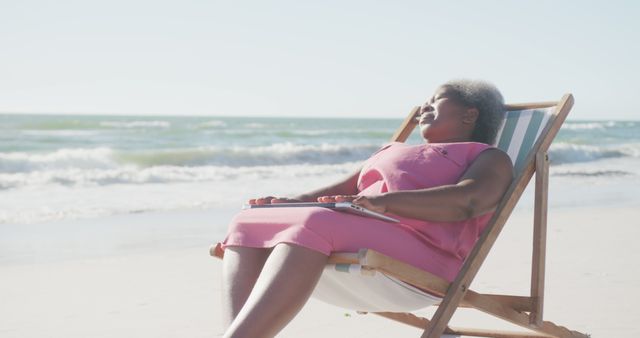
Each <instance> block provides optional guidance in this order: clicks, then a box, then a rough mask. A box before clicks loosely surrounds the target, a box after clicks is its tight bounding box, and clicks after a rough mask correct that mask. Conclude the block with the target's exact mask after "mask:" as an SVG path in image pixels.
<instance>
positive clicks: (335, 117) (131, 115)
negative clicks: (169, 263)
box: [0, 111, 640, 122]
mask: <svg viewBox="0 0 640 338" xmlns="http://www.w3.org/2000/svg"><path fill="white" fill-rule="evenodd" d="M0 115H37V116H56V115H64V116H109V117H118V116H121V117H221V118H234V117H238V118H293V119H307V118H324V119H379V120H395V119H404V118H405V117H406V115H405V116H398V117H359V116H329V117H327V116H318V115H311V116H299V115H298V116H289V115H270V116H256V115H204V114H203V115H199V114H180V115H177V114H158V115H151V114H126V113H73V112H57V113H54V112H46V113H43V112H3V111H0ZM567 120H574V121H624V122H639V121H640V119H635V120H634V119H597V118H595V119H584V118H577V119H576V118H572V117H571V116H567Z"/></svg>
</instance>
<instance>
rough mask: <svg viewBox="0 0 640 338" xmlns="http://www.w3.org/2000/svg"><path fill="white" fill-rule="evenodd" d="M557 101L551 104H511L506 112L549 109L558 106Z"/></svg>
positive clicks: (506, 107)
mask: <svg viewBox="0 0 640 338" xmlns="http://www.w3.org/2000/svg"><path fill="white" fill-rule="evenodd" d="M557 105H558V102H557V101H549V102H533V103H510V104H507V105H505V106H504V108H505V110H507V111H511V110H524V109H535V108H549V107H553V106H557Z"/></svg>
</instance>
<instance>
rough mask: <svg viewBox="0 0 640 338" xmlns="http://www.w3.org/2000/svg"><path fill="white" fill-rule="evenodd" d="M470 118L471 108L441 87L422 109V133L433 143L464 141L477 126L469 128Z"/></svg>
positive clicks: (420, 121) (420, 123)
mask: <svg viewBox="0 0 640 338" xmlns="http://www.w3.org/2000/svg"><path fill="white" fill-rule="evenodd" d="M468 117H469V108H467V107H465V106H464V105H462V104H460V103H458V102H457V101H456V100H455V99H454V97H453V95H452V94H451V93H450V92H449V93H448V92H447V88H446V87H440V88H438V90H436V92H435V93H434V94H433V96H432V97H431V98H430V99H429V100H427V102H425V103H424V104H423V105H422V106H421V107H420V112H419V126H420V132H421V134H422V137H423V138H424V139H425V140H427V141H429V142H431V143H435V142H456V141H464V138H469V137H470V136H471V135H470V134H469V132H470V131H472V130H473V126H474V124H475V123H473V124H472V125H471V126H469V118H468ZM473 122H475V119H473Z"/></svg>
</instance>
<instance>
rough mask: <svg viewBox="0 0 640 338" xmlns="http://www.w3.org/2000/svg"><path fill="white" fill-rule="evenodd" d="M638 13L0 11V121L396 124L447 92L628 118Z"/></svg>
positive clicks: (108, 4) (598, 7)
mask: <svg viewBox="0 0 640 338" xmlns="http://www.w3.org/2000/svg"><path fill="white" fill-rule="evenodd" d="M638 17H640V2H637V1H600V2H596V1H440V2H433V1H345V0H343V1H330V0H329V1H300V0H298V1H266V0H265V1H215V0H207V1H204V0H203V1H195V0H193V1H190V0H182V1H161V0H153V1H151V0H126V1H123V0H110V1H87V0H79V1H68V0H60V1H46V0H0V112H4V113H77V114H114V115H210V116H260V117H272V116H308V117H312V116H313V117H315V116H327V117H376V118H377V117H398V118H402V117H404V116H405V115H406V114H407V112H408V111H409V110H410V109H411V107H413V106H416V105H420V104H422V103H423V101H425V100H426V99H427V98H428V97H429V96H430V95H431V94H432V93H433V91H434V90H435V89H436V87H437V86H438V85H439V84H441V83H443V82H446V81H448V80H451V79H458V78H470V79H483V80H486V81H489V82H491V83H493V84H495V85H496V86H497V87H498V88H499V89H500V90H501V92H502V94H503V96H504V97H505V101H506V102H507V103H519V102H532V101H550V100H551V101H552V100H558V99H560V97H561V96H562V95H563V94H565V93H572V94H573V95H574V96H575V100H576V103H575V105H574V109H573V110H572V112H571V114H570V116H569V118H570V119H595V120H603V119H606V120H609V119H623V120H638V119H640V114H639V113H638V112H636V108H635V106H636V102H637V97H638V89H639V86H638V82H637V79H639V78H640V61H639V60H640V43H638V41H640V39H639V38H640V20H638V19H637V18H638Z"/></svg>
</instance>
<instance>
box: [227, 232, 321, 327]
mask: <svg viewBox="0 0 640 338" xmlns="http://www.w3.org/2000/svg"><path fill="white" fill-rule="evenodd" d="M327 259H328V256H326V255H324V254H322V253H320V252H317V251H314V250H311V249H307V248H305V247H302V246H297V245H292V244H288V243H280V244H278V245H276V246H275V248H274V249H273V252H272V253H271V255H270V256H269V259H267V262H266V263H265V265H264V269H263V271H262V273H261V274H260V277H259V278H258V281H257V282H256V284H255V286H254V288H253V291H251V294H250V295H249V298H248V299H247V302H246V303H245V304H244V306H243V307H242V310H240V312H239V313H238V315H237V316H236V318H235V319H234V320H233V323H231V326H230V327H229V329H228V330H227V332H226V333H225V337H232V338H249V337H250V338H257V337H273V336H275V335H276V334H277V333H278V332H279V331H280V330H282V329H283V328H284V327H285V326H286V325H287V324H288V323H289V321H291V319H293V317H295V315H296V314H297V313H298V312H299V311H300V309H302V306H303V305H304V304H305V303H306V302H307V300H308V299H309V296H311V293H312V292H313V289H314V288H315V287H316V284H317V283H318V280H319V279H320V276H321V275H322V271H323V270H324V267H325V265H326V263H327Z"/></svg>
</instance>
